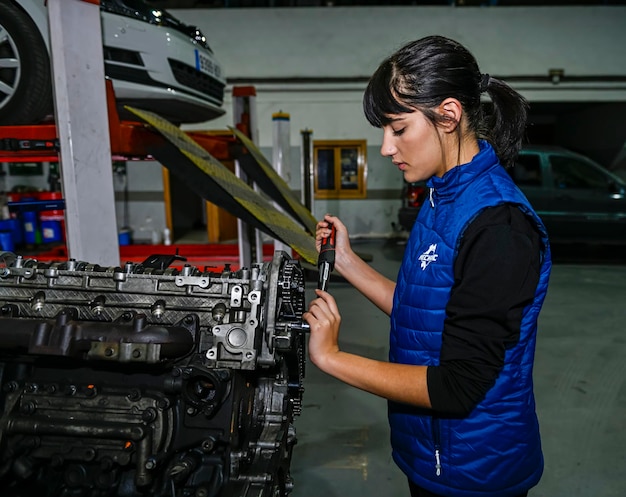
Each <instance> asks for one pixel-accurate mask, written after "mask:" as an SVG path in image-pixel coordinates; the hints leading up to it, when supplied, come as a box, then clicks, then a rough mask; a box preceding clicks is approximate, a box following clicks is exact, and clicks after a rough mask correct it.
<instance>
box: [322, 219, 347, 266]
mask: <svg viewBox="0 0 626 497" xmlns="http://www.w3.org/2000/svg"><path fill="white" fill-rule="evenodd" d="M331 224H332V225H333V226H334V227H335V267H336V268H337V270H338V271H339V267H341V264H342V262H343V261H344V260H345V259H346V256H348V255H349V254H351V253H352V247H351V246H350V237H349V235H348V229H347V228H346V226H345V225H344V224H343V223H342V222H341V221H340V220H339V218H338V217H335V216H331V215H330V214H326V215H325V216H324V219H322V220H321V221H319V222H318V223H317V229H316V230H315V247H316V248H317V251H318V252H319V251H320V248H321V247H322V239H324V238H326V237H329V236H330V233H331V228H330V226H331ZM338 266H339V267H338ZM340 272H341V271H340Z"/></svg>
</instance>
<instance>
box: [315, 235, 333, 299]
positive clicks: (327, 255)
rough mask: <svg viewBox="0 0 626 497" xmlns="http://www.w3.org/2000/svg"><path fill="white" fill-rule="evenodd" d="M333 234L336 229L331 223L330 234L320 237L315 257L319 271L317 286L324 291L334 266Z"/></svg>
mask: <svg viewBox="0 0 626 497" xmlns="http://www.w3.org/2000/svg"><path fill="white" fill-rule="evenodd" d="M335 235H336V229H335V227H334V226H333V225H332V224H331V225H330V235H328V236H327V237H325V238H322V246H321V247H320V253H319V256H318V258H317V270H318V272H319V280H318V283H317V288H318V289H320V290H324V291H326V288H327V287H328V280H329V279H330V273H332V271H333V268H334V267H335Z"/></svg>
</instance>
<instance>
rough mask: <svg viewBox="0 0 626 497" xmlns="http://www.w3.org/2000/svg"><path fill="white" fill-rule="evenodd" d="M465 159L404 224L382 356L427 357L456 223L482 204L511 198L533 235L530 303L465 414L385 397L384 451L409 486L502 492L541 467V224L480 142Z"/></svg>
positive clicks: (457, 234) (433, 351)
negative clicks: (535, 253)
mask: <svg viewBox="0 0 626 497" xmlns="http://www.w3.org/2000/svg"><path fill="white" fill-rule="evenodd" d="M479 143H480V152H479V153H478V154H477V155H476V156H475V157H474V159H473V160H472V162H471V163H469V164H464V165H462V166H458V167H455V168H453V169H452V170H450V171H449V172H447V173H446V174H445V175H444V176H443V177H442V178H438V177H433V178H432V179H431V180H429V182H428V186H429V187H430V188H431V201H430V203H425V205H424V206H423V207H422V209H421V210H420V213H419V215H418V219H417V221H416V223H415V226H414V228H413V230H412V232H411V236H410V239H409V243H408V244H407V247H406V251H405V255H404V260H403V262H402V266H401V268H400V272H399V275H398V281H397V286H396V291H395V295H394V303H393V311H392V313H391V343H390V360H391V361H392V362H397V363H406V364H421V365H428V366H430V365H437V364H438V363H439V353H440V349H441V342H442V330H443V325H444V319H445V317H446V304H447V302H448V299H449V296H450V291H451V288H452V285H453V283H454V281H453V264H454V260H455V258H456V255H457V250H458V246H459V243H460V240H461V237H462V235H463V231H464V229H465V228H466V227H467V225H468V223H470V222H471V221H472V220H473V219H474V218H475V217H476V216H477V215H478V214H479V213H480V212H481V211H482V210H483V209H485V208H487V207H490V206H496V205H499V204H503V203H510V204H514V205H517V206H518V207H519V208H520V209H521V210H522V211H523V212H524V213H525V214H526V215H527V216H529V217H530V218H531V219H532V220H533V221H534V222H535V223H536V225H537V226H538V229H539V231H540V232H541V234H542V237H543V246H544V249H543V252H542V257H543V259H542V268H541V275H540V279H539V285H538V287H537V290H536V293H535V299H534V302H533V303H532V304H531V305H529V306H528V307H527V308H526V309H525V310H524V312H523V317H522V325H521V333H520V339H519V342H518V343H517V345H516V346H514V347H512V348H510V349H508V350H507V351H506V354H505V359H504V367H503V369H502V371H501V373H500V375H499V377H498V379H497V380H496V383H495V384H494V386H493V387H492V388H491V389H490V390H489V391H488V392H487V394H486V395H485V397H484V398H483V400H482V401H480V403H479V404H478V405H477V406H476V407H475V408H474V409H473V410H472V412H471V413H470V414H469V415H468V416H467V417H465V418H451V417H437V416H433V413H432V411H428V410H421V409H417V408H413V407H411V406H406V405H401V404H397V403H393V402H390V403H389V421H390V426H391V443H392V447H393V457H394V460H395V462H396V463H397V464H398V466H399V467H400V469H402V471H404V473H406V475H407V476H408V477H409V478H410V479H411V480H412V481H413V482H414V483H415V484H417V485H419V486H420V487H423V488H425V489H427V490H429V491H431V492H434V493H436V494H440V495H444V496H454V497H487V496H491V497H495V496H497V497H509V496H515V495H518V494H521V493H523V492H525V491H526V490H528V489H529V488H531V487H533V486H534V485H536V484H537V482H538V481H539V479H540V478H541V474H542V472H543V455H542V451H541V441H540V437H539V424H538V421H537V416H536V414H535V400H534V395H533V381H532V369H533V360H534V353H535V337H536V332H537V316H538V314H539V310H540V309H541V306H542V304H543V300H544V297H545V294H546V290H547V286H548V278H549V274H550V268H551V264H552V263H551V259H550V248H549V244H548V239H547V234H546V231H545V228H544V226H543V224H542V222H541V220H540V219H539V217H538V216H537V215H536V214H535V213H534V211H533V209H532V208H531V206H530V205H529V203H528V201H527V199H526V198H525V197H524V195H523V194H522V193H521V192H520V190H519V189H518V188H517V187H516V186H515V184H514V183H513V182H512V180H511V179H510V177H509V175H508V174H507V172H506V171H505V170H504V168H503V167H502V166H501V165H500V164H499V161H498V159H497V157H496V155H495V153H494V151H493V149H492V147H491V145H489V144H488V143H487V142H485V141H480V142H479Z"/></svg>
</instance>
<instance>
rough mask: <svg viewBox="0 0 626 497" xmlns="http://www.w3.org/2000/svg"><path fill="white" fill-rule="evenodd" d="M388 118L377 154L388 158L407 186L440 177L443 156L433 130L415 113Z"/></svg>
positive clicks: (443, 170)
mask: <svg viewBox="0 0 626 497" xmlns="http://www.w3.org/2000/svg"><path fill="white" fill-rule="evenodd" d="M389 117H390V118H391V122H390V123H389V124H387V125H385V126H383V144H382V146H381V148H380V153H381V154H382V155H383V156H384V157H390V158H391V160H392V162H393V163H394V164H395V165H396V166H397V167H398V169H399V170H400V171H402V173H403V174H404V179H405V180H406V181H408V182H409V183H412V182H414V181H422V180H427V179H428V178H430V177H431V176H435V175H436V176H443V175H444V173H445V172H446V170H447V169H446V165H445V160H444V157H445V154H444V150H443V147H442V142H441V136H440V134H439V133H438V130H437V128H436V126H435V125H434V124H433V123H432V122H431V121H429V120H428V119H427V118H426V116H424V114H423V113H422V112H420V111H417V110H416V111H415V112H408V113H402V114H393V115H390V116H389Z"/></svg>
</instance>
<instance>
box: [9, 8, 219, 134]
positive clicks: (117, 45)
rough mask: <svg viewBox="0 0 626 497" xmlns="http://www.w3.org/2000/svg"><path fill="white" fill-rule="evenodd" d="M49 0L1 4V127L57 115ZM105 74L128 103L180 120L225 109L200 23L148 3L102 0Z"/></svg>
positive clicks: (216, 69) (214, 114)
mask: <svg viewBox="0 0 626 497" xmlns="http://www.w3.org/2000/svg"><path fill="white" fill-rule="evenodd" d="M45 1H46V0H2V1H0V125H7V124H35V123H38V122H41V121H43V120H46V119H50V118H51V116H52V113H53V98H52V95H53V94H52V76H51V65H50V56H49V54H50V51H49V29H48V14H47V11H46V6H45ZM100 4H101V7H100V10H101V19H102V38H103V40H102V44H103V50H104V66H105V67H104V69H105V74H106V77H107V78H109V79H111V81H112V82H113V88H114V90H115V96H116V101H117V103H118V109H119V111H120V116H121V117H125V116H126V113H125V112H124V110H123V106H124V105H132V106H134V107H137V108H141V109H145V110H150V111H153V112H155V113H157V114H158V115H160V116H161V117H163V118H165V119H167V120H169V121H171V122H173V123H176V124H181V123H190V122H203V121H208V120H211V119H215V118H216V117H219V116H221V115H222V114H224V110H223V109H222V104H223V97H224V87H225V86H226V80H225V78H224V75H223V73H222V68H221V65H220V63H219V62H218V60H217V59H216V58H215V55H214V54H213V51H212V50H211V48H210V47H209V44H208V42H207V40H206V38H205V36H204V35H203V34H202V32H201V31H200V30H199V29H198V28H197V27H195V26H189V25H187V24H185V23H183V22H181V21H179V20H178V19H176V18H175V17H174V16H172V15H171V14H169V13H168V12H167V11H165V10H162V9H156V8H154V7H152V6H150V5H149V4H147V3H146V2H144V1H143V0H101V2H100Z"/></svg>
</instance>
